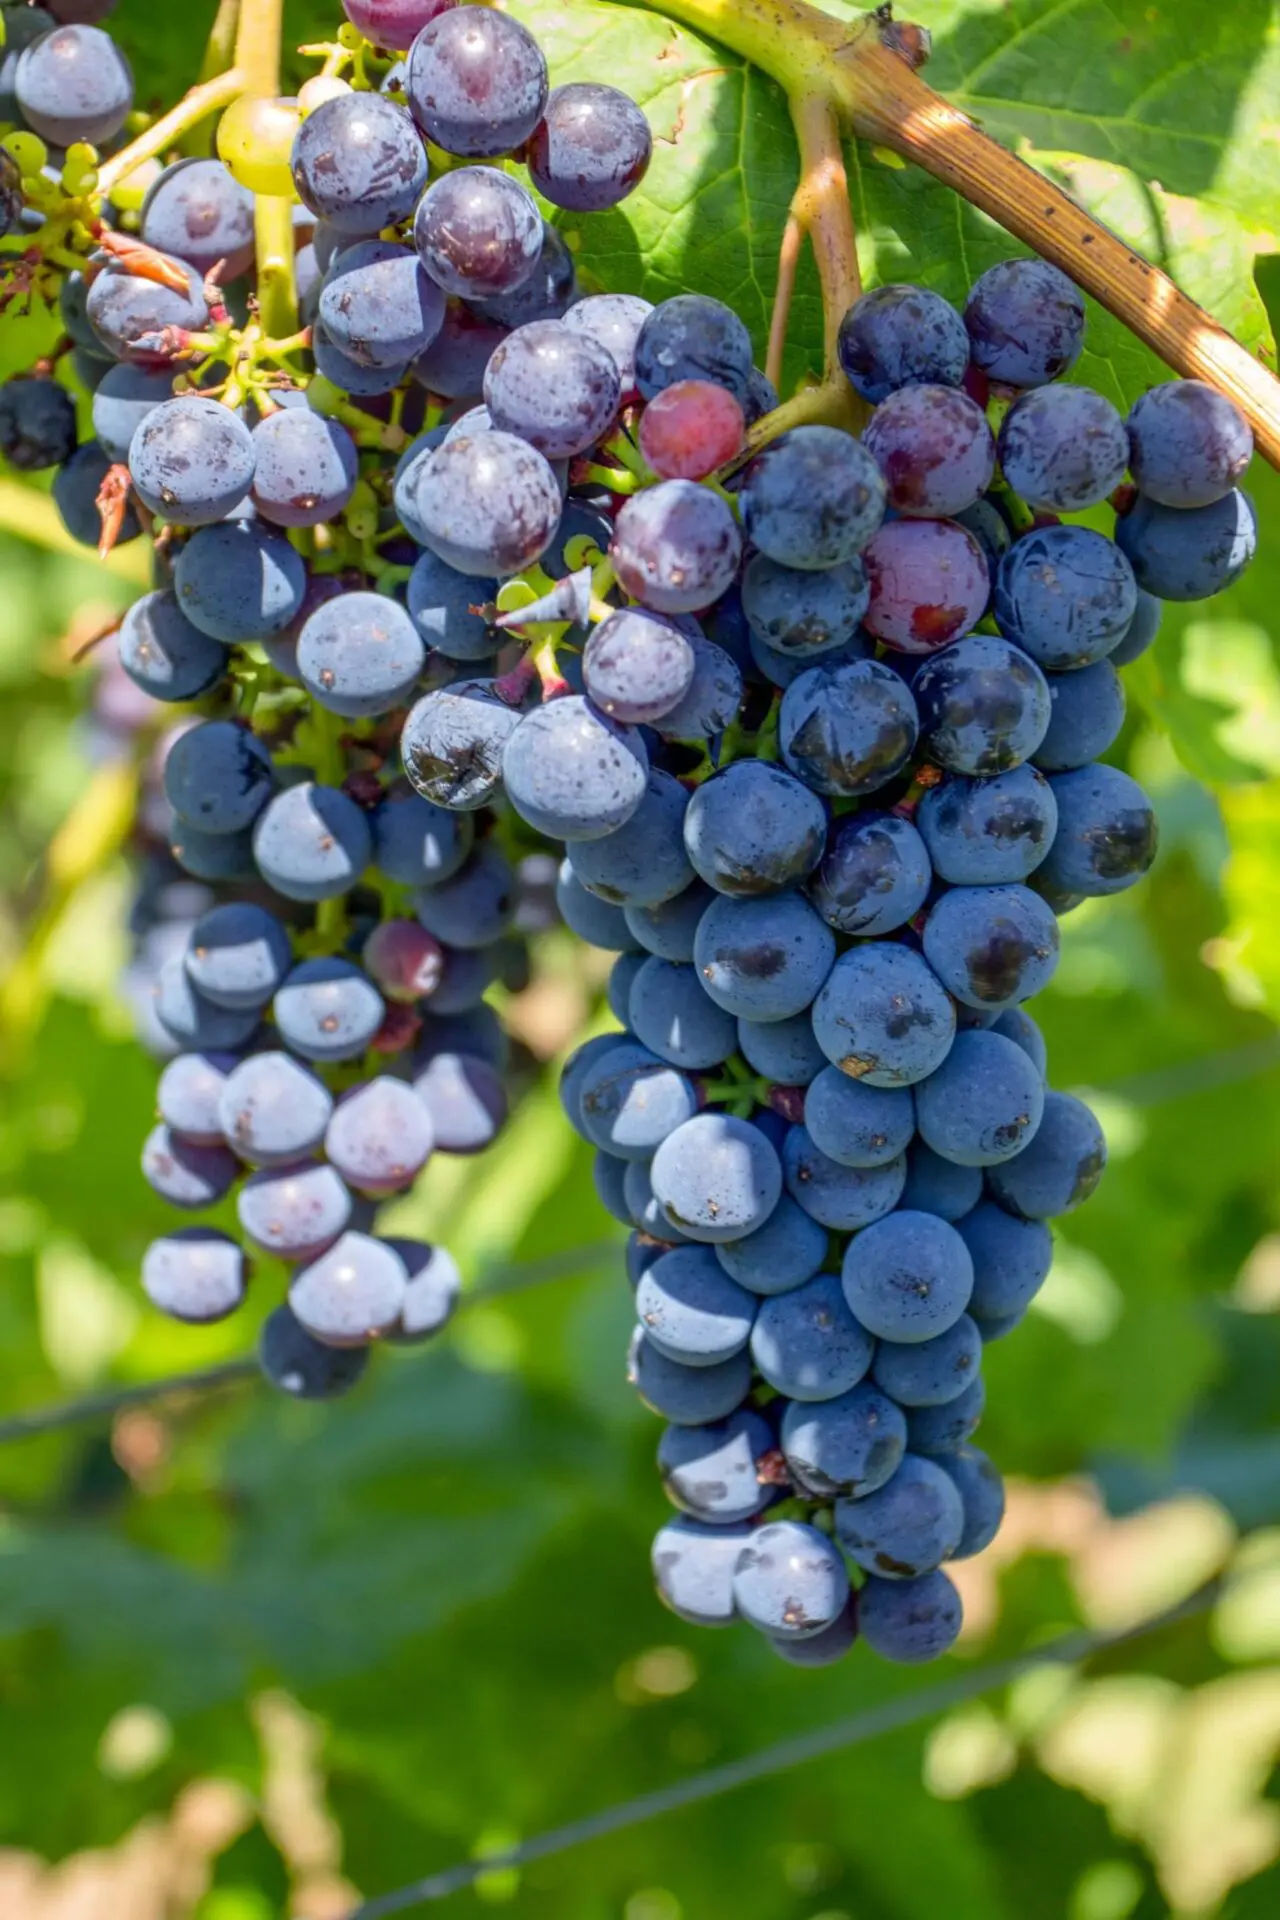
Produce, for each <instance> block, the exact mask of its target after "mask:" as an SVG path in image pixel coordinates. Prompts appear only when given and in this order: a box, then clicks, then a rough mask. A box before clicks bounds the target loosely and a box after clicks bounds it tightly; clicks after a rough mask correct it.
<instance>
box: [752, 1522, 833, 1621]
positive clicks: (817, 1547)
mask: <svg viewBox="0 0 1280 1920" xmlns="http://www.w3.org/2000/svg"><path fill="white" fill-rule="evenodd" d="M733 1599H734V1605H735V1606H736V1607H737V1610H738V1612H739V1614H740V1615H741V1617H742V1618H743V1619H744V1620H746V1621H748V1622H749V1623H750V1624H751V1625H752V1626H753V1627H757V1628H758V1629H759V1630H760V1632H761V1633H767V1634H768V1635H769V1636H770V1638H771V1639H775V1640H807V1639H810V1638H811V1637H812V1636H813V1635H814V1634H817V1633H823V1632H825V1631H826V1630H827V1628H829V1627H831V1626H833V1625H834V1624H835V1622H836V1621H837V1620H838V1619H839V1618H840V1616H841V1614H842V1613H843V1612H844V1610H845V1608H846V1606H847V1604H848V1599H849V1575H848V1572H847V1571H846V1568H845V1564H844V1561H843V1560H842V1559H841V1557H840V1552H839V1550H838V1548H836V1547H835V1546H833V1545H832V1543H831V1541H830V1540H828V1538H827V1536H826V1534H825V1533H820V1532H819V1531H818V1529H817V1528H816V1527H811V1526H807V1525H806V1524H805V1523H804V1522H803V1521H800V1520H779V1521H775V1522H773V1523H772V1524H770V1525H767V1526H763V1527H757V1528H755V1529H754V1531H753V1532H752V1534H751V1537H750V1539H749V1540H748V1541H747V1542H746V1544H745V1546H744V1547H743V1548H742V1551H741V1553H740V1554H739V1555H738V1563H737V1566H736V1567H735V1569H734V1574H733Z"/></svg>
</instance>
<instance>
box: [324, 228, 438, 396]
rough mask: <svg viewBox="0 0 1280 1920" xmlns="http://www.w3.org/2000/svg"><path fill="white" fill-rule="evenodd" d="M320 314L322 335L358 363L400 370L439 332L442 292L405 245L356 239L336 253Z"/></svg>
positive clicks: (325, 286) (325, 287) (326, 279)
mask: <svg viewBox="0 0 1280 1920" xmlns="http://www.w3.org/2000/svg"><path fill="white" fill-rule="evenodd" d="M319 315H320V323H321V325H322V326H323V328H324V331H325V335H326V337H327V338H328V339H329V340H330V341H332V343H333V345H334V346H335V347H336V348H337V349H338V351H339V353H342V354H345V355H346V356H347V358H348V359H350V360H354V361H355V363H356V364H357V366H361V367H372V368H375V369H382V368H386V367H399V368H402V369H403V368H404V367H406V366H408V364H409V362H410V361H412V360H414V359H415V358H416V357H417V355H418V354H420V353H421V352H423V350H424V349H425V348H427V347H429V346H430V344H431V342H432V341H433V340H434V339H435V337H436V335H437V334H438V333H439V331H440V328H441V326H442V325H443V323H444V294H443V293H442V292H441V290H440V288H439V287H438V286H437V285H436V283H435V281H434V280H431V279H429V278H428V277H427V275H426V274H425V273H424V272H423V269H422V263H421V261H420V260H419V259H418V256H417V254H415V253H412V252H410V250H409V248H408V247H401V246H397V245H396V244H395V243H394V242H392V241H389V240H359V241H357V242H356V243H355V244H354V245H353V246H350V247H344V248H343V250H342V252H341V253H339V254H337V255H336V256H335V258H334V261H333V264H332V265H331V266H330V268H329V271H328V273H327V274H326V275H325V280H324V286H323V289H322V290H321V294H320V308H319ZM393 384H397V383H395V382H393Z"/></svg>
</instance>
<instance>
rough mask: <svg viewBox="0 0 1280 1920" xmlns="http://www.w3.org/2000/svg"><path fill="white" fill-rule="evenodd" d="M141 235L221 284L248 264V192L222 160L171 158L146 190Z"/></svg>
mask: <svg viewBox="0 0 1280 1920" xmlns="http://www.w3.org/2000/svg"><path fill="white" fill-rule="evenodd" d="M138 219H139V226H140V229H141V233H142V238H143V239H144V240H145V241H146V243H147V245H148V246H149V247H155V248H157V249H158V250H159V252H161V253H171V254H174V255H175V256H176V257H177V258H178V259H179V260H185V261H186V262H187V264H188V265H189V266H192V267H194V268H195V270H196V272H197V273H202V274H211V273H212V272H213V271H214V269H215V267H216V268H218V269H219V278H220V279H221V280H222V281H223V282H224V283H225V282H226V281H228V280H238V279H239V278H240V275H241V274H243V273H247V272H248V270H249V268H250V267H251V266H252V264H253V195H252V194H251V193H250V192H249V191H248V189H247V188H246V187H242V186H241V185H240V183H239V181H238V180H235V179H234V178H233V177H232V175H231V173H230V171H229V170H228V169H227V168H226V167H225V166H224V165H223V163H222V161H221V160H207V159H201V158H199V157H193V158H191V159H187V160H175V161H174V162H173V164H172V165H171V166H168V167H166V168H165V170H164V172H163V173H162V174H161V175H160V177H159V179H158V180H156V181H154V182H153V184H152V185H151V186H150V187H149V188H148V189H147V197H146V199H145V200H144V201H143V203H142V211H141V213H140V214H139V216H138Z"/></svg>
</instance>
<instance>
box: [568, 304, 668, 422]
mask: <svg viewBox="0 0 1280 1920" xmlns="http://www.w3.org/2000/svg"><path fill="white" fill-rule="evenodd" d="M652 312H653V307H652V305H651V303H650V302H649V301H648V300H642V299H641V298H640V296H639V295H638V294H635V293H596V294H592V295H590V296H589V297H588V298H587V299H585V300H579V301H577V302H576V303H575V304H574V305H573V306H572V307H570V308H569V310H568V312H567V313H566V314H565V315H564V323H565V325H566V326H567V327H570V328H572V329H573V331H574V332H575V333H586V334H589V335H590V336H591V338H592V339H593V340H595V341H598V343H599V344H600V345H601V346H602V347H604V348H605V349H606V350H607V352H608V353H609V355H610V357H611V358H612V360H613V363H614V365H615V366H616V367H617V369H618V378H619V380H620V381H621V383H622V398H623V401H624V402H626V401H630V400H634V399H635V398H636V396H637V394H638V392H639V389H638V387H637V385H636V343H637V341H638V340H639V338H640V329H641V328H642V327H643V326H644V323H645V321H646V320H647V319H648V318H649V315H650V314H651V313H652Z"/></svg>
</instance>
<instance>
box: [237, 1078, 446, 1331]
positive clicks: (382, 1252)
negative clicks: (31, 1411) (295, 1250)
mask: <svg viewBox="0 0 1280 1920" xmlns="http://www.w3.org/2000/svg"><path fill="white" fill-rule="evenodd" d="M410 1097H412V1096H410ZM407 1286H408V1275H407V1273H406V1272H405V1266H404V1262H403V1260H401V1258H400V1256H399V1254H398V1253H396V1252H395V1251H394V1249H393V1248H391V1247H389V1246H387V1245H386V1244H385V1242H383V1241H380V1240H373V1239H371V1238H370V1237H369V1235H368V1234H364V1233H351V1232H348V1233H344V1234H343V1235H342V1237H341V1239H339V1240H337V1241H336V1242H335V1243H334V1245H333V1246H332V1247H330V1248H329V1249H328V1251H327V1252H326V1253H323V1254H321V1255H320V1257H319V1258H318V1259H317V1260H313V1261H311V1262H310V1263H309V1264H308V1265H306V1266H305V1267H301V1268H299V1270H298V1272H297V1273H296V1274H295V1275H294V1277H293V1281H292V1283H291V1285H290V1287H289V1308H290V1311H291V1312H292V1313H293V1314H294V1315H295V1316H296V1318H297V1320H298V1322H299V1324H300V1325H301V1326H302V1327H303V1328H304V1329H305V1330H306V1331H307V1332H308V1333H309V1334H310V1335H311V1337H312V1339H313V1340H318V1341H320V1342H321V1343H322V1344H323V1345H324V1346H331V1347H339V1348H343V1347H363V1346H364V1345H365V1344H366V1342H367V1341H369V1340H372V1339H376V1338H377V1337H378V1336H379V1335H380V1334H385V1333H389V1332H390V1330H391V1328H392V1327H394V1326H395V1324H396V1322H397V1320H398V1319H399V1318H400V1314H401V1312H402V1310H403V1307H404V1297H405V1291H406V1288H407ZM268 1324H270V1323H268Z"/></svg>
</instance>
